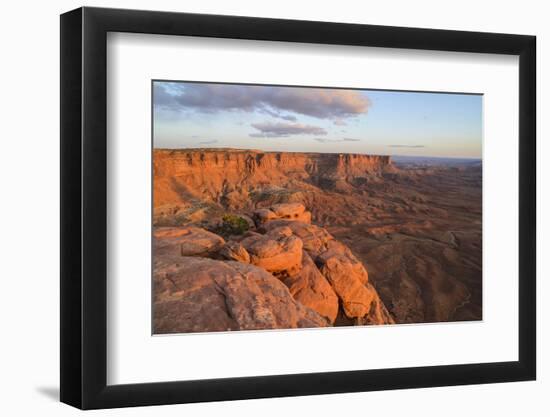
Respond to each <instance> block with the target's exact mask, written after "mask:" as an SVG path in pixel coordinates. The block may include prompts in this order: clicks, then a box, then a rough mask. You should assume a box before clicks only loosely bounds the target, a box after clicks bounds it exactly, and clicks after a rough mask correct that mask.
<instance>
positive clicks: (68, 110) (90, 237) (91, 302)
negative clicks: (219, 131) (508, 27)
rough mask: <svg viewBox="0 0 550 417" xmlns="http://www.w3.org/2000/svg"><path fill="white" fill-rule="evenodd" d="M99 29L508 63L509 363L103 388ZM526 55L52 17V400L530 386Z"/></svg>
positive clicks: (160, 20)
mask: <svg viewBox="0 0 550 417" xmlns="http://www.w3.org/2000/svg"><path fill="white" fill-rule="evenodd" d="M108 32H131V33H147V34H162V35H174V36H178V35H186V36H198V37H214V38H235V39H253V40H266V41H285V42H305V43H317V44H331V45H356V46H370V47H383V48H405V49H421V50H441V51H457V52H477V53H491V54H509V55H517V56H519V103H518V106H519V107H518V108H519V132H518V133H519V155H518V158H519V271H518V273H519V293H518V298H519V360H518V361H514V362H496V363H477V364H468V365H445V366H428V367H425V366H424V367H412V368H398V369H376V370H356V371H345V372H326V373H310V374H293V375H273V376H256V377H239V378H228V379H209V380H199V381H175V382H162V383H142V384H131V385H112V386H109V385H107V383H106V381H107V379H106V375H107V334H106V329H107V304H106V299H107V285H106V279H107V273H106V270H107V268H106V265H107V262H106V261H107V259H106V258H107V254H106V246H107V245H106V244H107V181H108V178H107V163H106V162H107V139H106V137H107V136H106V127H107V112H106V93H107V88H106V85H107V73H106V59H107V57H106V55H107V54H106V46H107V41H106V40H107V33H108ZM535 54H536V38H535V37H534V36H524V35H510V34H495V33H481V32H461V31H449V30H432V29H416V28H403V27H387V26H372V25H358V24H342V23H325V22H312V21H295V20H279V19H265V18H251V17H233V16H217V15H200V14H185V13H169V12H152V11H136V10H120V9H102V8H88V7H84V8H79V9H77V10H73V11H70V12H68V13H65V14H63V15H61V53H60V57H61V310H60V315H61V401H62V402H64V403H67V404H70V405H72V406H75V407H78V408H82V409H94V408H111V407H124V406H143V405H156V404H174V403H190V402H201V401H219V400H238V399H250V398H265V397H283V396H298V395H314V394H329V393H344V392H357V391H376V390H388V389H402V388H421V387H435V386H449V385H463V384H482V383H496V382H507V381H525V380H534V379H535V377H536V314H535V311H536V304H535V303H536V276H535V273H536V266H535V265H536V263H535V260H536V259H535V256H536V255H535V249H536V143H535V134H536V132H535V122H536V120H535V106H536V91H535V87H536V81H535V79H536V77H535V75H536V73H535V67H536V65H535V62H536V56H535Z"/></svg>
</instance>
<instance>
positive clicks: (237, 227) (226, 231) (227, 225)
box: [217, 214, 249, 236]
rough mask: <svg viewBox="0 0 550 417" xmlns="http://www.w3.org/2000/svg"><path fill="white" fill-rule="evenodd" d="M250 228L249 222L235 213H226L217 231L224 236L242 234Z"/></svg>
mask: <svg viewBox="0 0 550 417" xmlns="http://www.w3.org/2000/svg"><path fill="white" fill-rule="evenodd" d="M248 229H249V225H248V222H247V221H246V220H245V219H243V218H242V217H239V216H236V215H234V214H225V215H224V216H223V217H222V224H221V225H220V226H219V228H218V230H217V232H218V233H219V234H221V235H224V236H230V235H242V234H243V233H244V232H246V231H247V230H248Z"/></svg>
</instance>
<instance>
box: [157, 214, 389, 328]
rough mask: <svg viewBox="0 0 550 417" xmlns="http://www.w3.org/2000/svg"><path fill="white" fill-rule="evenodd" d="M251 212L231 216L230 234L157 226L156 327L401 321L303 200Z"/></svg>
mask: <svg viewBox="0 0 550 417" xmlns="http://www.w3.org/2000/svg"><path fill="white" fill-rule="evenodd" d="M249 214H250V215H247V214H242V215H238V216H231V217H230V218H226V219H225V221H224V223H223V224H220V225H219V231H220V234H224V235H225V238H224V237H222V236H221V235H220V234H217V233H214V232H212V231H209V230H206V229H204V228H200V227H196V226H181V227H156V228H155V232H154V320H153V321H154V332H155V333H156V334H159V333H186V332H214V331H228V330H260V329H288V328H311V327H328V326H337V325H366V324H391V323H394V320H393V318H392V316H391V315H390V313H389V312H388V310H387V309H386V307H385V306H384V303H383V302H382V300H381V299H380V297H379V296H378V293H377V291H376V289H375V288H374V287H373V286H372V284H371V283H370V282H369V276H368V272H367V269H366V267H365V266H364V265H363V263H361V262H360V261H359V260H358V259H357V258H356V257H355V256H354V255H353V253H352V252H351V250H350V249H349V248H348V247H347V246H346V245H344V244H343V243H341V242H340V241H338V240H336V239H335V238H334V237H333V236H332V235H331V234H330V233H329V232H328V231H327V230H326V229H324V228H322V227H319V226H316V225H314V224H311V213H310V212H309V211H306V209H305V207H304V206H303V205H302V204H299V203H289V204H275V205H273V206H271V207H269V208H262V209H258V210H255V211H254V212H252V213H249ZM241 232H242V233H241Z"/></svg>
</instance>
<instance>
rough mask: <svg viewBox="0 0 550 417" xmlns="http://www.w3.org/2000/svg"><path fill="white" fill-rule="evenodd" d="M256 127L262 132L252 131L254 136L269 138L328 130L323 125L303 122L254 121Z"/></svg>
mask: <svg viewBox="0 0 550 417" xmlns="http://www.w3.org/2000/svg"><path fill="white" fill-rule="evenodd" d="M250 126H252V127H253V128H254V129H257V130H259V131H260V133H251V134H250V136H251V137H253V138H259V137H267V138H280V137H286V136H290V135H326V134H327V131H326V130H325V129H323V128H322V127H318V126H311V125H304V124H301V123H270V122H263V123H252V124H251V125H250Z"/></svg>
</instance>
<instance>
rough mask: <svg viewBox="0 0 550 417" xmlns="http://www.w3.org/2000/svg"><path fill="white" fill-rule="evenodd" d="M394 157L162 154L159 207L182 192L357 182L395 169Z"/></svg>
mask: <svg viewBox="0 0 550 417" xmlns="http://www.w3.org/2000/svg"><path fill="white" fill-rule="evenodd" d="M392 169H393V165H392V162H391V159H390V157H389V156H379V155H360V154H320V153H294V152H261V151H255V150H233V149H231V150H229V149H227V150H225V149H215V150H208V149H182V150H168V149H156V150H155V151H154V155H153V174H154V181H155V184H154V189H155V207H157V206H160V205H163V204H170V203H172V202H174V199H176V200H177V199H178V195H180V194H181V193H182V192H188V193H190V194H196V193H195V191H196V192H198V193H199V194H201V195H204V194H209V195H211V196H212V197H216V196H217V195H219V194H220V193H223V192H225V191H227V188H228V187H229V188H234V187H240V186H247V187H257V186H267V185H272V186H273V185H279V186H284V185H285V184H287V183H288V182H289V181H292V180H299V181H306V182H310V183H313V184H320V183H323V182H324V183H327V182H329V183H330V182H335V181H352V180H356V179H366V178H372V177H375V176H380V175H381V174H382V173H383V172H385V171H388V170H392Z"/></svg>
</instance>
